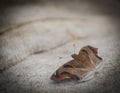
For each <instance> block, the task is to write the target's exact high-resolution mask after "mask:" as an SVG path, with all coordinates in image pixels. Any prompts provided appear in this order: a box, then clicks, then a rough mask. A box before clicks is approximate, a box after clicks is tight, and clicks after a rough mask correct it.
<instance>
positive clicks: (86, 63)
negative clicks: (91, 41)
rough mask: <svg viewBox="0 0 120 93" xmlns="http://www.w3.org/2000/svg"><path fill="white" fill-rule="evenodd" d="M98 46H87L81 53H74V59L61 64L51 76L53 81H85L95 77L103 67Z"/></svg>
mask: <svg viewBox="0 0 120 93" xmlns="http://www.w3.org/2000/svg"><path fill="white" fill-rule="evenodd" d="M97 54H98V48H95V47H92V46H89V45H87V46H85V47H83V48H81V50H80V52H79V54H78V55H77V54H72V55H71V56H72V58H73V60H71V61H69V62H67V63H65V64H63V65H62V66H60V67H59V68H58V69H57V70H56V71H55V73H53V75H52V76H51V79H52V80H53V81H62V80H65V79H73V80H77V81H79V82H85V81H88V80H90V79H92V78H93V77H94V74H95V72H96V71H97V70H99V69H101V67H102V63H103V62H102V60H103V59H102V58H101V57H99V56H98V55H97Z"/></svg>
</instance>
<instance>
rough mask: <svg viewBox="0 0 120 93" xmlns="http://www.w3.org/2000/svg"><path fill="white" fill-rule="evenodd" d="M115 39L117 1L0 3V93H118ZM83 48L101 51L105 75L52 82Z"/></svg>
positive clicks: (119, 13) (119, 55)
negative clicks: (84, 80)
mask: <svg viewBox="0 0 120 93" xmlns="http://www.w3.org/2000/svg"><path fill="white" fill-rule="evenodd" d="M119 34H120V1H119V0H50V1H49V0H35V1H33V0H29V1H28V0H26V1H25V0H19V1H17V0H11V2H10V1H9V0H8V1H6V2H5V1H3V2H1V6H0V93H120V41H119V40H120V39H119ZM73 45H75V47H73ZM85 45H91V46H94V47H97V48H98V49H99V56H101V57H102V58H103V63H104V64H103V69H101V70H100V71H98V72H97V73H96V74H95V76H94V78H93V79H92V80H90V81H88V82H84V83H78V82H77V81H74V80H65V81H61V82H53V81H52V80H50V76H51V75H52V74H53V72H54V71H55V70H56V69H57V68H58V67H59V66H61V65H63V64H64V63H66V62H67V61H69V60H71V59H72V58H71V54H73V53H74V52H75V53H78V52H79V50H80V49H81V48H82V47H83V46H85ZM60 57H62V58H60Z"/></svg>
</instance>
